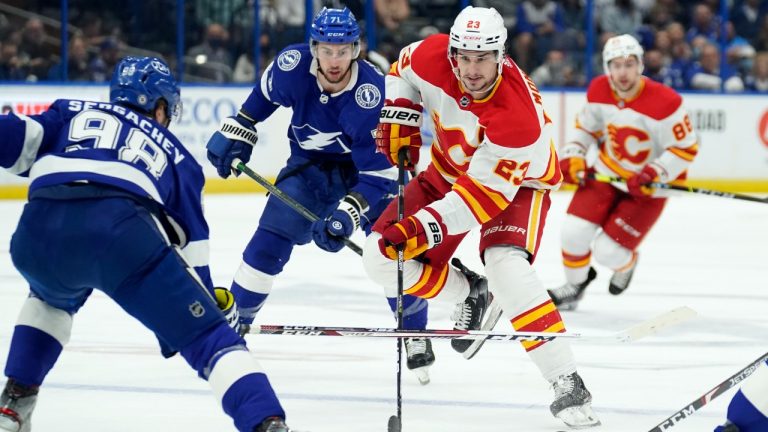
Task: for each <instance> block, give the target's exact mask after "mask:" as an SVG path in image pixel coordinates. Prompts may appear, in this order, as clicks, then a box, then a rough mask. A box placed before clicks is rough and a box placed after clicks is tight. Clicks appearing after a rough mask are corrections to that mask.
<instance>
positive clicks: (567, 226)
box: [560, 214, 600, 254]
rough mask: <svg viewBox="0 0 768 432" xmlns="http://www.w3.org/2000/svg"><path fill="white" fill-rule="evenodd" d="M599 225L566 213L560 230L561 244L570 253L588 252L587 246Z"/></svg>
mask: <svg viewBox="0 0 768 432" xmlns="http://www.w3.org/2000/svg"><path fill="white" fill-rule="evenodd" d="M599 228H600V227H598V226H597V225H596V224H593V223H592V222H589V221H588V220H585V219H582V218H580V217H577V216H574V215H570V214H569V215H566V217H565V222H563V227H562V228H561V231H560V241H561V246H562V248H563V249H564V250H566V251H568V252H569V253H572V254H582V253H587V252H589V246H590V243H591V242H592V239H593V238H594V237H595V233H596V232H597V230H598V229H599Z"/></svg>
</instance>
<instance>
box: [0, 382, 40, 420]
mask: <svg viewBox="0 0 768 432" xmlns="http://www.w3.org/2000/svg"><path fill="white" fill-rule="evenodd" d="M37 391H38V387H27V386H23V385H20V384H17V383H16V382H15V380H13V379H12V378H9V379H8V383H6V385H5V390H3V394H2V395H0V431H2V432H29V431H31V430H32V423H31V420H32V410H34V409H35V403H37Z"/></svg>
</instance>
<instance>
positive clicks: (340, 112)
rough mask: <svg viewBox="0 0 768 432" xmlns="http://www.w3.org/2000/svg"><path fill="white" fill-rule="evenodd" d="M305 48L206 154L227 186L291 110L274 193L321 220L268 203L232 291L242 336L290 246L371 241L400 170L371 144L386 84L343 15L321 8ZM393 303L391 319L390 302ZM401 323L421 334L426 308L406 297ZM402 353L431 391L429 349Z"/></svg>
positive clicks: (416, 342)
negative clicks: (260, 126)
mask: <svg viewBox="0 0 768 432" xmlns="http://www.w3.org/2000/svg"><path fill="white" fill-rule="evenodd" d="M309 39H310V40H309V44H306V43H304V44H296V45H290V46H288V47H286V48H285V49H283V50H282V51H281V52H280V53H279V54H278V56H277V57H276V59H275V60H274V61H273V62H272V63H271V64H270V65H269V66H268V67H267V69H266V70H265V72H264V74H263V76H262V77H261V83H260V86H258V87H256V88H254V90H253V91H252V92H251V94H250V96H249V97H248V99H247V100H246V101H245V103H244V104H243V106H242V108H241V109H240V111H239V112H238V113H237V115H236V116H233V117H229V118H226V119H224V121H223V122H222V125H221V128H220V130H219V131H217V132H216V133H214V135H213V136H212V137H211V139H210V141H209V142H208V145H207V148H208V159H209V160H210V161H211V163H212V164H213V165H214V166H215V167H216V169H217V171H218V173H219V175H220V176H221V177H224V178H227V177H228V176H229V175H230V173H231V172H232V171H233V169H232V163H233V161H235V160H236V159H240V160H242V161H243V162H244V163H247V162H248V160H249V159H250V156H251V151H252V149H253V146H254V144H255V143H256V129H255V125H256V124H257V123H259V122H261V121H264V120H265V119H266V118H267V117H269V116H270V115H271V114H272V113H274V112H275V110H276V109H277V108H278V107H280V106H284V107H290V108H292V109H293V115H292V118H291V124H290V127H289V128H288V141H289V142H290V147H291V155H290V157H289V158H288V161H287V165H286V166H285V168H283V169H282V170H281V171H280V173H279V174H278V176H277V180H276V186H277V187H278V188H280V190H281V191H282V192H284V193H285V194H286V195H289V196H290V197H292V198H294V199H295V200H296V201H298V202H299V203H301V204H302V205H303V206H304V207H306V208H307V209H309V210H310V211H312V212H313V213H314V214H316V215H318V216H319V217H320V220H319V221H317V222H315V223H314V224H312V223H311V222H310V221H308V220H307V219H305V217H304V216H302V215H300V214H299V213H297V212H296V211H295V210H293V209H292V208H291V207H288V206H287V205H286V204H284V203H283V202H282V201H280V200H279V199H278V198H276V197H274V196H271V197H269V200H268V201H267V204H266V207H265V208H264V211H263V213H262V216H261V219H260V220H259V226H258V228H257V229H256V232H255V234H254V235H253V238H252V239H251V241H250V243H249V244H248V246H247V247H246V249H245V251H244V252H243V262H242V264H241V265H240V268H239V269H238V271H237V273H236V274H235V277H234V281H233V283H232V293H233V294H234V296H235V299H236V300H237V304H238V306H239V307H240V319H241V321H242V323H243V324H244V326H245V325H250V324H251V323H252V322H253V319H254V317H255V315H256V313H257V312H258V310H259V309H260V308H261V307H262V305H263V304H264V302H265V300H266V298H267V296H268V295H269V293H270V291H271V290H272V285H273V282H274V280H275V276H276V275H277V274H279V273H280V272H282V271H283V267H284V266H285V264H286V263H287V262H288V260H289V258H290V256H291V252H292V250H293V247H294V246H296V245H302V244H306V243H309V242H310V240H312V239H314V241H315V243H316V244H317V245H318V246H319V247H321V248H322V249H324V250H327V251H330V252H337V251H339V250H341V249H342V248H343V246H344V243H343V239H344V238H348V237H349V236H350V235H352V233H353V232H354V231H355V230H357V229H358V228H362V229H363V230H365V232H366V233H369V232H370V228H371V226H372V224H373V222H375V221H376V218H378V216H379V214H380V213H381V211H382V210H383V209H384V208H385V207H386V205H387V203H388V202H389V201H391V198H392V197H393V196H394V193H395V192H396V180H397V170H396V169H394V168H393V167H392V166H391V165H390V164H389V163H388V162H387V160H386V157H385V156H384V155H382V154H380V153H376V144H375V143H374V134H375V132H376V125H377V124H378V119H379V114H380V112H381V107H382V104H383V99H384V98H383V97H382V96H383V95H382V93H383V91H384V77H383V76H382V75H381V74H380V73H379V72H378V71H377V70H376V69H375V68H374V67H373V66H372V65H371V64H370V63H368V62H366V61H362V60H358V56H359V54H360V28H359V27H358V25H357V21H356V20H355V17H354V15H353V14H352V13H351V12H350V11H349V10H348V9H346V8H344V9H327V8H323V9H322V10H321V11H320V12H319V13H318V14H317V15H316V16H315V17H314V19H313V21H312V26H311V30H310V35H309ZM269 145H276V143H269ZM389 302H390V305H391V307H392V309H393V310H394V307H395V299H394V298H390V299H389ZM404 317H405V318H404V326H405V327H406V328H410V329H419V328H421V329H423V328H425V327H426V322H427V305H426V301H424V300H422V299H419V298H416V297H411V296H406V298H405V299H404ZM244 329H247V328H246V327H244ZM246 331H247V330H246ZM406 350H407V352H408V367H409V368H410V369H412V370H414V371H415V372H416V374H417V375H418V376H419V380H420V381H421V382H422V383H426V382H428V375H427V374H426V368H427V367H428V366H430V365H431V364H432V363H433V362H434V354H433V352H432V349H431V346H430V343H429V341H428V340H426V339H411V340H406Z"/></svg>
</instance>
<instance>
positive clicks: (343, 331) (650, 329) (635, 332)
mask: <svg viewBox="0 0 768 432" xmlns="http://www.w3.org/2000/svg"><path fill="white" fill-rule="evenodd" d="M695 316H696V311H694V310H693V309H691V308H689V307H687V306H682V307H679V308H676V309H672V310H670V311H667V312H664V313H662V314H660V315H657V316H655V317H653V318H651V319H649V320H646V321H642V322H640V323H638V324H635V325H633V326H631V327H628V328H626V329H624V330H621V331H619V332H616V333H611V334H607V335H589V334H582V333H574V332H567V333H544V332H520V331H513V332H508V333H503V332H493V331H484V330H429V329H426V330H407V329H403V330H400V329H393V328H368V327H324V326H285V325H253V326H251V328H250V330H249V331H250V333H251V334H273V335H275V334H276V335H295V336H354V337H375V338H393V337H394V338H412V337H415V338H431V339H465V340H475V339H485V340H495V341H533V342H540V341H550V340H553V339H556V338H568V339H588V340H603V341H608V342H619V343H630V342H635V341H638V340H640V339H643V338H645V337H648V336H650V335H653V334H655V333H656V332H658V331H659V330H661V329H664V328H667V327H671V326H674V325H677V324H679V323H682V322H684V321H687V320H689V319H691V318H693V317H695Z"/></svg>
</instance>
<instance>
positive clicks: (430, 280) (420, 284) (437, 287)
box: [404, 264, 448, 299]
mask: <svg viewBox="0 0 768 432" xmlns="http://www.w3.org/2000/svg"><path fill="white" fill-rule="evenodd" d="M447 279H448V265H447V264H446V265H444V266H443V267H442V268H436V267H434V266H431V265H428V264H424V266H423V268H422V270H421V276H419V280H418V281H416V283H415V284H413V286H411V287H410V288H408V289H406V290H405V291H404V293H405V294H410V295H414V296H416V297H421V298H424V299H430V298H432V297H434V296H436V295H438V294H439V293H440V291H442V290H443V288H445V281H446V280H447Z"/></svg>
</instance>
